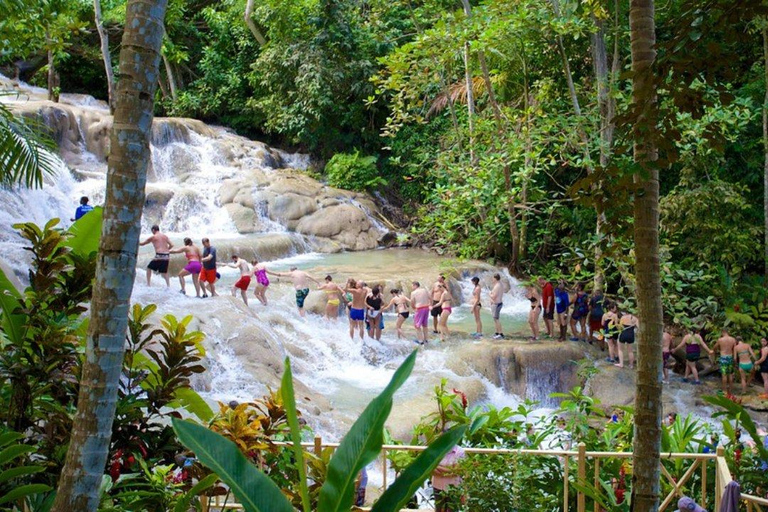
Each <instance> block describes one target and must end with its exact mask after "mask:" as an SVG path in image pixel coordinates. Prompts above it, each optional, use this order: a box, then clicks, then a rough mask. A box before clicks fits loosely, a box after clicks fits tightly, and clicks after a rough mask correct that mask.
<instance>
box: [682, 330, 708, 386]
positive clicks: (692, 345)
mask: <svg viewBox="0 0 768 512" xmlns="http://www.w3.org/2000/svg"><path fill="white" fill-rule="evenodd" d="M683 346H685V376H684V377H683V382H688V376H689V375H693V383H694V384H701V381H700V380H699V370H698V369H697V368H696V362H697V361H698V360H699V359H701V347H704V349H705V350H706V351H707V352H708V353H710V354H713V353H714V352H712V351H711V350H710V349H709V347H708V346H707V344H706V343H705V342H704V339H703V338H702V337H701V336H700V335H699V334H697V333H695V332H694V331H693V329H689V331H688V334H686V335H685V336H683V340H682V341H681V342H680V344H679V345H678V346H676V347H675V349H674V350H673V351H672V352H677V351H678V350H679V349H681V348H682V347H683Z"/></svg>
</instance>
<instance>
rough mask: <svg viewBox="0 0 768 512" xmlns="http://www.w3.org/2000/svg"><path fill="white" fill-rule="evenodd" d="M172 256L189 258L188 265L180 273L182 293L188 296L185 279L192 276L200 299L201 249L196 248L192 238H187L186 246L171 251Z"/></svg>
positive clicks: (185, 240) (196, 293)
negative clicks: (179, 255)
mask: <svg viewBox="0 0 768 512" xmlns="http://www.w3.org/2000/svg"><path fill="white" fill-rule="evenodd" d="M170 253H171V254H181V253H184V256H185V257H186V258H187V265H186V266H185V267H184V268H183V269H181V272H179V284H181V293H182V294H184V295H186V294H187V290H186V283H185V282H184V277H186V276H189V275H191V276H192V284H194V285H195V296H196V297H198V298H200V280H199V275H200V271H201V270H202V269H203V265H202V263H200V260H201V259H202V257H203V256H202V253H201V252H200V248H199V247H198V246H196V245H195V244H194V243H193V242H192V239H191V238H185V239H184V246H183V247H179V248H178V249H171V250H170Z"/></svg>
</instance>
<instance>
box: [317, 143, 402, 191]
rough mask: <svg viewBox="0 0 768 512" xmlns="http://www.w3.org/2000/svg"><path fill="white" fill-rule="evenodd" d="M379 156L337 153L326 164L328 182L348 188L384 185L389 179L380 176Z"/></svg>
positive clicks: (360, 189) (369, 187) (334, 185)
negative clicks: (377, 164)
mask: <svg viewBox="0 0 768 512" xmlns="http://www.w3.org/2000/svg"><path fill="white" fill-rule="evenodd" d="M376 160H377V157H375V156H360V153H359V152H358V151H355V152H354V153H337V154H335V155H333V158H331V159H330V160H329V161H328V163H327V164H326V165H325V173H326V175H327V176H328V183H329V184H330V185H331V186H333V187H338V188H344V189H348V190H358V191H364V190H370V189H373V188H377V187H382V186H384V185H386V184H387V181H386V180H385V179H384V178H382V177H381V176H379V170H378V168H377V167H376Z"/></svg>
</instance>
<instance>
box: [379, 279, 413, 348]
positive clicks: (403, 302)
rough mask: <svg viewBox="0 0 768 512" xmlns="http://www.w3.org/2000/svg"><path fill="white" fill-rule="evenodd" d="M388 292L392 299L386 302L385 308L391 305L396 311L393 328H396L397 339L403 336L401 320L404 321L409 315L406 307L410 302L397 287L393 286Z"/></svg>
mask: <svg viewBox="0 0 768 512" xmlns="http://www.w3.org/2000/svg"><path fill="white" fill-rule="evenodd" d="M389 293H391V294H392V300H390V301H389V304H387V307H386V308H385V309H389V308H391V307H394V308H395V311H396V312H397V323H395V329H397V339H401V338H402V337H403V322H405V321H406V320H407V319H408V316H409V315H410V312H409V310H408V308H409V306H410V304H411V299H409V298H408V297H405V296H403V295H402V294H401V293H400V290H398V289H397V288H393V289H392V290H390V292H389Z"/></svg>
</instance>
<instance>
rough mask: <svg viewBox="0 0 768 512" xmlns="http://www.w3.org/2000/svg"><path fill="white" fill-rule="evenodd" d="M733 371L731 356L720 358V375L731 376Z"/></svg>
mask: <svg viewBox="0 0 768 512" xmlns="http://www.w3.org/2000/svg"><path fill="white" fill-rule="evenodd" d="M734 371H735V368H734V366H733V356H720V373H721V374H722V375H733V373H734Z"/></svg>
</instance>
